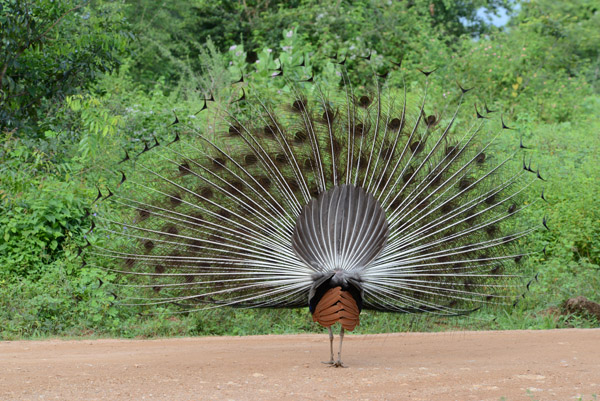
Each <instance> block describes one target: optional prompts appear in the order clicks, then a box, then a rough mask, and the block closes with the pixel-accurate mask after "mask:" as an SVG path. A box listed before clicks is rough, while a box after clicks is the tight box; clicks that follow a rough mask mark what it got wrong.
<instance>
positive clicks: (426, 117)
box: [85, 72, 542, 315]
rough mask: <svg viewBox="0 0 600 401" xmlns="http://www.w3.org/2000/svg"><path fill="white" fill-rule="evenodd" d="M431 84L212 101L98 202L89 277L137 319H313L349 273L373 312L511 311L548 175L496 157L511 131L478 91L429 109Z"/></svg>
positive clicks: (148, 150) (300, 89) (143, 152)
mask: <svg viewBox="0 0 600 401" xmlns="http://www.w3.org/2000/svg"><path fill="white" fill-rule="evenodd" d="M394 74H400V72H394ZM274 79H286V78H282V77H276V78H274ZM423 80H424V83H423V86H422V90H420V92H419V95H418V96H415V95H413V94H411V93H409V91H408V90H407V89H406V88H399V89H397V88H393V87H389V86H388V85H387V84H386V82H385V80H384V79H382V78H379V77H378V78H376V82H375V83H374V85H373V88H372V89H369V90H366V89H362V88H361V89H356V88H353V87H352V85H350V84H349V83H348V82H349V81H348V80H347V75H346V74H345V73H344V82H346V83H345V85H343V87H342V89H331V88H326V87H325V85H322V84H319V83H318V80H317V79H315V82H314V83H313V82H296V83H294V82H293V81H292V80H289V81H288V87H289V88H291V89H290V90H289V92H288V93H284V94H276V95H274V96H272V97H271V96H269V97H261V96H253V95H252V93H253V91H252V88H251V87H250V88H246V90H244V91H243V97H242V98H241V99H240V101H238V102H235V103H232V104H230V105H227V106H219V105H218V104H217V103H208V107H205V110H203V111H202V112H201V114H199V116H201V117H202V118H200V119H199V120H202V121H203V122H202V123H201V124H199V126H198V127H195V126H192V125H188V124H186V123H184V122H183V121H182V122H180V121H179V119H177V120H176V124H175V126H174V131H173V140H172V141H170V143H160V142H159V141H158V140H155V141H153V142H152V143H148V144H146V145H145V146H144V148H143V149H140V150H139V153H138V155H136V156H135V157H134V156H133V154H132V155H131V157H130V155H129V154H130V153H131V152H130V153H128V154H127V156H126V157H125V159H124V160H123V163H121V164H119V167H118V168H116V169H115V171H118V172H116V173H115V177H118V178H116V181H115V182H116V185H113V186H110V185H109V186H108V187H107V188H103V189H102V191H100V194H99V198H101V200H102V202H99V203H100V207H98V209H97V212H96V213H97V215H96V217H95V228H94V234H95V235H96V237H97V240H96V241H93V242H92V244H91V246H88V247H87V248H86V249H85V258H86V261H87V264H88V265H92V266H96V267H100V268H102V269H104V270H106V271H108V272H112V273H116V274H117V275H118V276H119V277H121V279H117V280H115V282H114V283H113V284H114V285H115V286H117V287H130V288H129V289H126V290H124V291H123V293H125V294H129V295H128V297H126V298H124V299H121V302H122V303H124V304H144V305H153V304H171V303H174V304H178V305H181V306H184V307H187V308H189V309H196V308H197V309H202V308H209V307H215V306H226V305H229V306H236V307H301V306H307V305H308V299H309V294H310V292H311V290H312V291H314V288H315V283H316V282H318V280H322V279H323V277H327V274H332V273H331V272H332V271H335V270H343V271H345V273H346V276H347V277H348V278H349V279H351V280H352V282H353V283H354V284H355V285H356V287H357V288H360V290H361V291H362V293H361V296H362V308H366V309H377V310H383V311H394V312H411V313H412V312H431V313H437V314H444V315H451V314H462V313H467V312H469V311H472V310H475V309H477V308H479V307H480V306H482V305H484V304H486V303H512V302H513V299H514V294H515V291H517V289H519V288H522V286H523V283H522V280H520V278H521V272H520V269H519V268H518V264H519V262H520V261H521V259H522V257H523V256H525V255H527V253H526V252H524V251H522V250H521V249H520V248H519V247H518V246H517V244H518V243H519V242H520V240H521V239H522V237H524V236H526V235H527V234H529V233H531V232H532V231H534V230H537V229H538V228H540V227H539V226H542V224H539V226H525V227H522V225H519V224H517V223H518V217H519V216H520V215H521V213H520V212H521V211H522V210H523V209H525V208H526V207H530V206H531V205H532V204H533V203H535V200H533V201H529V202H526V201H525V198H526V197H528V196H529V195H530V194H531V190H530V188H529V187H530V186H531V185H532V183H533V182H534V181H536V180H538V179H539V177H540V176H539V173H538V174H535V173H534V174H532V172H533V170H532V169H531V167H530V166H527V165H524V166H523V167H524V168H521V167H520V166H517V167H515V163H514V162H513V159H514V158H515V157H517V158H520V157H522V156H521V155H519V152H520V149H519V147H523V146H522V144H521V146H519V144H518V143H517V144H516V145H517V146H515V152H514V154H512V155H509V156H508V157H506V158H503V157H500V156H498V154H497V152H495V150H494V149H495V145H496V142H497V140H498V138H499V137H500V136H502V135H504V134H505V133H506V132H507V131H506V130H507V129H508V127H507V126H506V125H505V124H504V122H503V121H502V120H501V118H500V117H499V116H497V114H494V115H492V113H491V111H490V110H488V109H487V107H486V109H485V112H484V111H480V110H478V109H477V106H475V110H473V107H472V106H473V104H474V101H473V100H468V98H469V96H473V95H472V94H471V93H467V92H468V91H467V90H464V89H462V88H460V87H457V88H456V90H455V91H454V92H453V93H454V95H453V96H452V100H448V101H447V102H446V103H444V104H430V103H429V100H428V96H427V88H428V83H427V80H428V77H427V74H424V76H423ZM482 113H483V114H482ZM495 116H497V117H495ZM519 160H520V159H519ZM133 289H137V290H136V291H133ZM131 294H135V295H133V296H132V295H131Z"/></svg>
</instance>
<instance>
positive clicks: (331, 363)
mask: <svg viewBox="0 0 600 401" xmlns="http://www.w3.org/2000/svg"><path fill="white" fill-rule="evenodd" d="M327 329H328V330H329V351H330V353H331V359H330V360H329V362H322V363H326V364H328V365H333V364H334V362H333V330H331V326H329V327H328V328H327Z"/></svg>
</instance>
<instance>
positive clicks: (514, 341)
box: [0, 329, 600, 401]
mask: <svg viewBox="0 0 600 401" xmlns="http://www.w3.org/2000/svg"><path fill="white" fill-rule="evenodd" d="M336 339H337V337H336ZM336 345H337V344H336ZM343 355H344V358H343V360H344V362H345V363H346V364H347V365H348V368H346V369H342V368H339V369H336V368H331V367H328V366H326V365H323V364H321V363H320V361H321V360H325V359H328V339H327V336H326V335H290V336H256V337H212V338H211V337H208V338H182V339H168V340H146V341H144V340H131V341H129V340H81V341H61V340H49V341H16V342H2V343H0V399H1V400H40V399H43V400H54V399H57V400H283V399H285V400H428V401H429V400H461V401H462V400H500V399H502V397H504V399H505V400H507V401H511V400H577V399H578V397H582V399H583V400H584V401H589V400H593V399H595V398H594V394H597V395H598V396H599V398H600V329H593V330H576V329H575V330H550V331H505V332H448V333H428V334H420V333H414V334H383V335H366V336H365V335H361V336H351V335H350V336H346V338H345V340H344V354H343Z"/></svg>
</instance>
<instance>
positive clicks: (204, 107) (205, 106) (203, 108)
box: [194, 99, 208, 115]
mask: <svg viewBox="0 0 600 401" xmlns="http://www.w3.org/2000/svg"><path fill="white" fill-rule="evenodd" d="M206 109H208V106H207V105H206V99H204V105H203V106H202V108H201V109H200V110H198V111H197V112H195V113H194V115H197V114H198V113H200V112H201V111H203V110H206Z"/></svg>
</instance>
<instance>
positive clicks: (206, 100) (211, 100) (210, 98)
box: [204, 92, 215, 102]
mask: <svg viewBox="0 0 600 401" xmlns="http://www.w3.org/2000/svg"><path fill="white" fill-rule="evenodd" d="M204 101H205V102H214V101H215V97H214V96H213V94H212V92H211V93H210V97H209V98H208V99H204Z"/></svg>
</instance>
